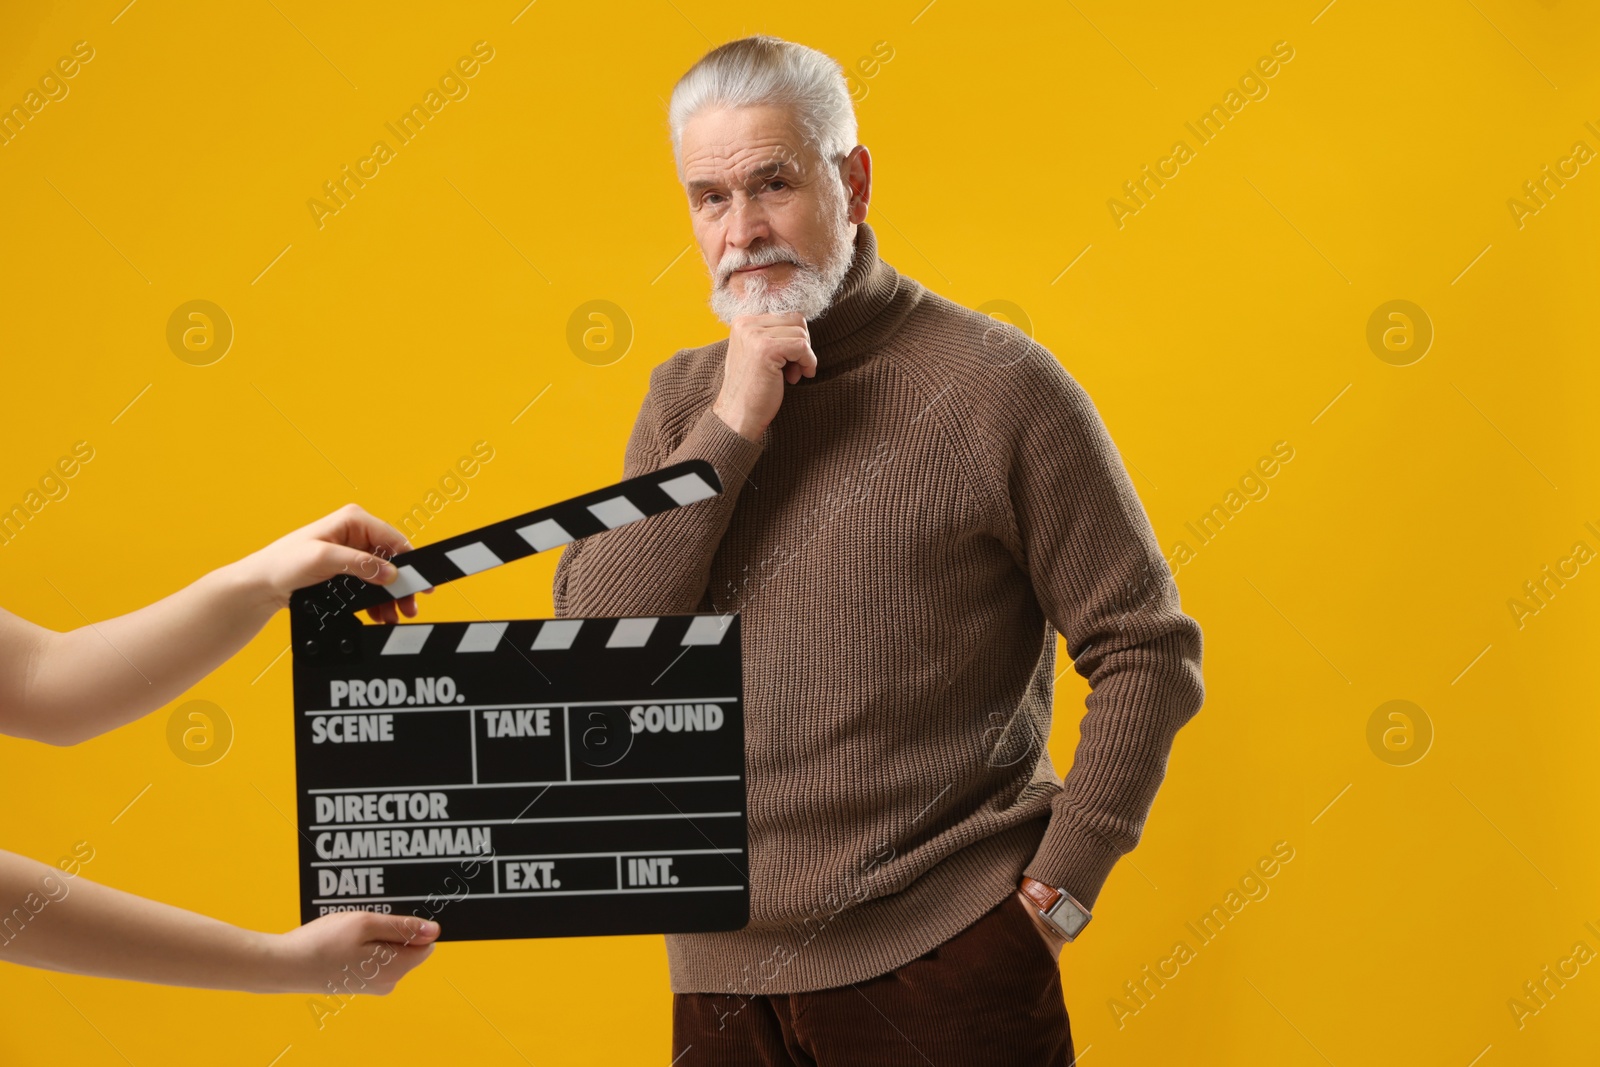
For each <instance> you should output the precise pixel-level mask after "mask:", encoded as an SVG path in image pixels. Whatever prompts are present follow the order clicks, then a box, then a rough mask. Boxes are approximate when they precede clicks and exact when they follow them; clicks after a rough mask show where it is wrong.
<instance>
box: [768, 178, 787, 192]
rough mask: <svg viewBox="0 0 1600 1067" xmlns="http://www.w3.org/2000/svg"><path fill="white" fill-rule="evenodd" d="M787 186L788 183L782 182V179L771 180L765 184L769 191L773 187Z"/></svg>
mask: <svg viewBox="0 0 1600 1067" xmlns="http://www.w3.org/2000/svg"><path fill="white" fill-rule="evenodd" d="M788 184H789V183H788V182H786V181H784V180H783V179H782V178H773V179H772V180H771V181H769V182H767V188H769V189H770V188H771V187H772V186H774V185H782V186H787V185H788Z"/></svg>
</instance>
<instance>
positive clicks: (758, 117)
mask: <svg viewBox="0 0 1600 1067" xmlns="http://www.w3.org/2000/svg"><path fill="white" fill-rule="evenodd" d="M861 151H862V153H863V154H864V151H865V150H864V149H863V150H861ZM679 154H680V157H681V159H682V171H681V175H680V176H681V178H682V180H683V183H684V189H685V191H686V192H687V193H688V197H689V217H690V220H691V221H692V222H693V224H694V232H695V239H696V241H698V242H699V245H700V254H701V255H702V256H703V257H704V258H705V262H706V267H707V268H708V269H709V270H710V272H711V309H712V310H713V311H714V312H716V314H717V317H718V318H720V319H721V320H722V321H723V322H726V323H731V322H732V321H733V319H734V317H735V316H737V315H751V314H772V313H779V312H789V311H798V312H800V313H801V314H802V315H803V316H804V317H805V318H807V319H814V318H816V317H817V316H818V315H820V314H822V312H823V311H825V310H826V309H827V307H828V304H829V302H830V301H831V300H832V298H833V295H834V293H835V291H836V290H837V289H838V287H839V283H840V281H842V280H843V278H844V275H845V272H846V271H847V270H849V268H850V259H851V256H852V254H853V253H854V251H855V224H854V223H853V222H852V221H851V220H850V215H849V210H848V201H847V197H846V194H845V189H844V183H843V181H842V180H841V179H840V178H839V176H838V169H837V168H836V167H834V166H831V165H829V164H828V163H827V162H826V161H825V160H823V159H822V157H821V155H820V153H819V152H818V151H817V150H816V147H815V146H814V145H812V144H810V143H808V142H807V141H806V139H805V138H804V136H803V135H802V134H801V132H800V131H799V129H798V128H797V127H796V126H795V125H794V124H793V123H792V122H791V121H790V116H789V112H788V110H787V109H785V108H778V107H749V108H731V109H729V108H720V109H713V110H708V111H702V112H701V113H700V114H698V115H696V116H695V117H694V118H693V119H691V120H690V121H689V122H688V123H686V124H685V125H684V129H683V135H682V138H681V139H680V142H679Z"/></svg>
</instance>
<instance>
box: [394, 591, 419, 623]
mask: <svg viewBox="0 0 1600 1067" xmlns="http://www.w3.org/2000/svg"><path fill="white" fill-rule="evenodd" d="M395 605H396V606H397V607H399V609H400V614H402V615H404V616H405V617H406V618H408V619H414V618H416V617H417V596H416V594H415V593H407V594H406V595H405V596H403V597H401V598H400V599H399V600H397V601H395Z"/></svg>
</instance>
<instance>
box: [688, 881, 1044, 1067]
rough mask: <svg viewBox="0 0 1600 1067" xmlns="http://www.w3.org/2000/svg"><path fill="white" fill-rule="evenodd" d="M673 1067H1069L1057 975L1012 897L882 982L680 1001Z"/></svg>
mask: <svg viewBox="0 0 1600 1067" xmlns="http://www.w3.org/2000/svg"><path fill="white" fill-rule="evenodd" d="M672 1055H673V1056H674V1057H676V1058H675V1059H673V1061H672V1062H673V1064H674V1067H756V1065H759V1067H795V1065H804V1067H855V1065H858V1064H859V1065H862V1067H867V1065H870V1067H902V1065H904V1067H928V1065H929V1064H934V1065H937V1067H962V1065H965V1064H979V1065H987V1064H1005V1065H1006V1067H1068V1065H1069V1064H1071V1063H1072V1062H1073V1059H1074V1056H1073V1050H1072V1031H1071V1028H1070V1027H1069V1025H1068V1021H1067V1008H1066V1001H1065V998H1064V997H1063V994H1062V989H1061V967H1060V964H1059V962H1058V961H1057V960H1056V958H1055V956H1054V955H1053V954H1052V953H1051V951H1050V948H1049V946H1047V945H1046V944H1045V942H1044V939H1043V938H1042V937H1041V936H1040V935H1039V932H1038V930H1036V929H1035V928H1034V925H1033V921H1032V920H1031V919H1030V918H1029V917H1028V913H1027V912H1026V911H1025V910H1024V905H1023V904H1022V903H1021V902H1020V901H1019V900H1018V899H1017V898H1016V896H1015V894H1012V895H1009V896H1007V897H1006V898H1005V899H1004V900H1002V901H1001V902H1000V903H999V904H997V905H995V907H994V908H992V909H991V910H990V911H989V912H988V913H987V914H985V915H984V916H983V917H982V918H981V919H979V920H978V921H977V922H975V923H973V924H972V925H971V926H969V927H967V928H966V929H965V930H963V931H962V932H961V933H959V934H957V935H956V936H955V937H953V938H951V939H950V940H949V941H946V942H945V943H944V944H942V945H940V946H939V947H937V948H935V949H933V950H932V951H930V952H927V953H925V954H924V955H922V956H919V957H917V958H916V959H914V960H912V961H911V962H910V963H907V964H905V965H904V966H902V967H900V968H898V969H896V970H893V971H890V972H889V973H888V974H885V975H881V976H880V977H877V978H872V979H869V980H867V981H865V982H858V983H856V984H855V985H849V986H841V987H839V988H837V989H821V990H817V991H816V992H811V993H775V994H765V995H759V996H739V995H737V994H725V993H677V994H674V995H673V1005H672Z"/></svg>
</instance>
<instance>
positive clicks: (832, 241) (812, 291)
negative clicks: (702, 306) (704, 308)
mask: <svg viewBox="0 0 1600 1067" xmlns="http://www.w3.org/2000/svg"><path fill="white" fill-rule="evenodd" d="M832 187H833V195H832V196H831V197H830V200H831V203H830V204H828V205H827V206H826V207H824V209H823V212H824V217H825V218H826V219H827V220H829V226H828V234H829V242H828V250H827V252H826V253H825V255H824V258H823V260H822V262H821V263H802V262H801V261H800V257H799V256H798V255H797V254H796V253H795V252H794V250H793V249H790V248H788V247H786V246H780V245H773V244H765V245H763V246H762V247H761V249H760V251H758V252H754V253H751V254H748V255H747V254H745V253H743V252H738V251H734V252H730V253H728V254H727V255H726V256H724V257H723V260H722V262H721V263H720V264H719V265H718V267H717V271H716V274H717V279H714V280H713V284H712V289H711V310H712V311H713V312H715V313H716V316H717V318H719V319H721V320H722V321H723V322H724V323H727V324H729V325H732V323H733V320H734V317H735V316H738V315H779V314H785V313H788V312H796V311H797V312H799V313H800V315H801V316H802V317H803V318H805V319H807V320H810V319H814V318H816V317H817V316H819V315H821V314H822V313H823V312H824V311H826V310H827V309H828V306H829V304H831V303H832V302H833V296H834V294H835V293H836V292H838V289H839V284H840V283H841V282H842V281H844V276H845V274H846V273H847V272H848V271H849V270H850V261H851V259H852V258H853V257H854V255H855V242H854V241H853V240H851V233H850V220H849V218H848V216H847V215H846V212H845V208H846V201H845V196H844V187H843V184H842V183H840V182H834V183H832ZM769 263H790V264H793V269H792V272H791V274H792V276H791V277H790V279H789V280H788V281H787V282H785V283H784V284H783V285H781V286H779V287H778V288H776V289H774V288H771V287H770V286H769V284H768V282H767V279H766V277H765V276H763V275H760V274H746V275H745V276H744V281H743V286H744V293H743V295H740V294H736V293H734V291H733V290H732V288H730V286H729V284H728V283H729V280H730V279H731V278H732V275H733V271H735V270H737V269H739V268H741V267H759V266H763V265H766V264H769Z"/></svg>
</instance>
